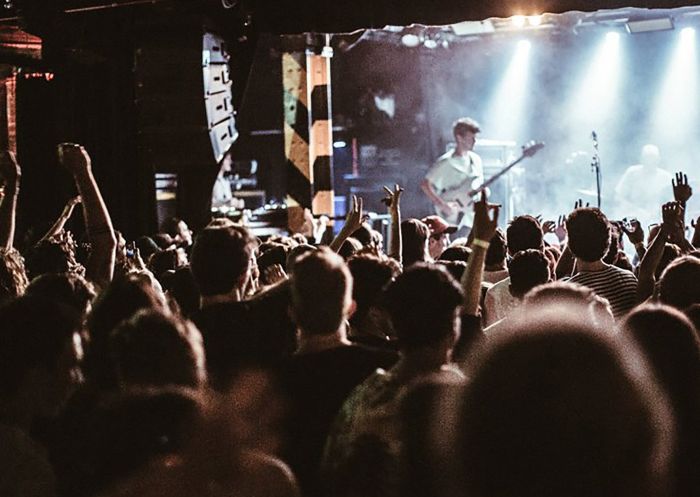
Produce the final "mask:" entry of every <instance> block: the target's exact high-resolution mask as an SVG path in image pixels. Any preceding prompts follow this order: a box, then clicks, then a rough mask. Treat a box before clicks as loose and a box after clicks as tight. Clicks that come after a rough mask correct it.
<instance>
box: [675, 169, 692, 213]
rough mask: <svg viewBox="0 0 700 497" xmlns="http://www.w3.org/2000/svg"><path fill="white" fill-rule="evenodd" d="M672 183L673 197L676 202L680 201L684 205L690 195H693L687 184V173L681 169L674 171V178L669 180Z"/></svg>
mask: <svg viewBox="0 0 700 497" xmlns="http://www.w3.org/2000/svg"><path fill="white" fill-rule="evenodd" d="M671 185H673V198H674V199H675V200H676V202H681V203H682V204H684V205H685V203H686V202H687V201H688V199H689V198H690V197H692V196H693V189H692V188H691V187H690V185H689V184H688V175H687V174H683V172H682V171H679V172H677V173H676V178H675V179H672V180H671Z"/></svg>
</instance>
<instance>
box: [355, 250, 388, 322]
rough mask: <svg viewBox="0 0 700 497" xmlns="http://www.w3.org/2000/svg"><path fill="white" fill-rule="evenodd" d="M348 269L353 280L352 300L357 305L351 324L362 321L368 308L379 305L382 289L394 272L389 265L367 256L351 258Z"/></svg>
mask: <svg viewBox="0 0 700 497" xmlns="http://www.w3.org/2000/svg"><path fill="white" fill-rule="evenodd" d="M348 268H349V269H350V273H351V274H352V279H353V285H352V298H353V300H354V301H355V303H356V304H357V309H356V311H355V313H354V314H353V316H352V319H351V320H350V321H351V322H352V321H353V320H355V319H362V318H363V317H364V316H365V314H366V313H367V312H368V311H369V308H370V307H372V306H374V305H378V304H379V299H380V297H381V295H382V289H383V288H384V287H385V286H386V285H388V284H389V283H390V282H391V280H392V279H393V278H394V276H395V272H394V267H393V266H392V265H391V264H389V263H387V262H386V261H385V260H383V259H381V258H379V257H377V256H375V255H369V254H367V255H360V256H357V257H353V258H351V259H350V260H349V261H348Z"/></svg>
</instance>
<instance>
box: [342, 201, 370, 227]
mask: <svg viewBox="0 0 700 497" xmlns="http://www.w3.org/2000/svg"><path fill="white" fill-rule="evenodd" d="M367 219H369V216H368V215H367V214H365V213H364V212H363V210H362V197H358V196H357V195H353V196H352V205H351V206H350V209H349V210H348V214H347V216H345V225H344V226H343V230H345V231H347V232H349V233H354V232H355V231H357V230H358V229H360V228H361V227H362V223H364V222H365V221H367Z"/></svg>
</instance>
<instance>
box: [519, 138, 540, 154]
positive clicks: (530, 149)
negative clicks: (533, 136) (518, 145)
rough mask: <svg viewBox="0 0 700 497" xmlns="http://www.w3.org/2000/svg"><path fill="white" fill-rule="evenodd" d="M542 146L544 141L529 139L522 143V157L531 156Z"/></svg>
mask: <svg viewBox="0 0 700 497" xmlns="http://www.w3.org/2000/svg"><path fill="white" fill-rule="evenodd" d="M543 148H544V142H536V141H534V140H532V141H529V142H527V143H526V144H525V145H523V157H532V156H533V155H535V154H536V153H537V152H539V151H540V150H542V149H543Z"/></svg>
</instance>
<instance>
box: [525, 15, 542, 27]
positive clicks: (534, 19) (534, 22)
mask: <svg viewBox="0 0 700 497" xmlns="http://www.w3.org/2000/svg"><path fill="white" fill-rule="evenodd" d="M527 22H528V23H529V24H530V26H539V25H540V24H542V16H528V18H527Z"/></svg>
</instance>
